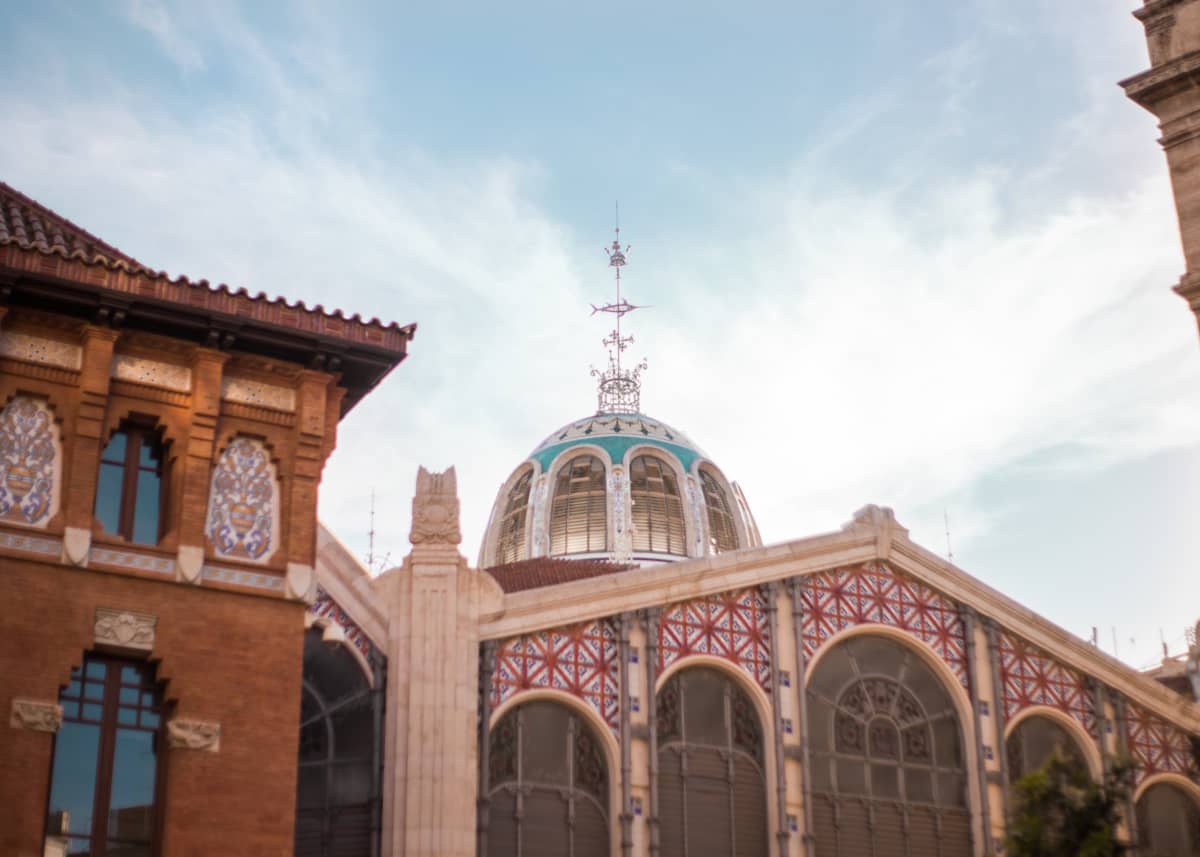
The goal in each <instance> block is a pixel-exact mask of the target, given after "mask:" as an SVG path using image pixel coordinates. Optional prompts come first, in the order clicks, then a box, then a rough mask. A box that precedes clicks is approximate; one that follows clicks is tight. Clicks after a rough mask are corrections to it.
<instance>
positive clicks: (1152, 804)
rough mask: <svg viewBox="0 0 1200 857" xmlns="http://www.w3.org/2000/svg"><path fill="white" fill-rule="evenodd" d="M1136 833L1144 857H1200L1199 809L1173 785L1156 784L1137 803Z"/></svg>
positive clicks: (1181, 790) (1140, 853)
mask: <svg viewBox="0 0 1200 857" xmlns="http://www.w3.org/2000/svg"><path fill="white" fill-rule="evenodd" d="M1137 829H1138V839H1139V840H1140V841H1141V847H1140V848H1139V849H1138V851H1137V853H1138V854H1139V855H1145V857H1198V855H1200V808H1198V807H1197V804H1196V799H1195V798H1193V797H1192V796H1191V795H1189V794H1188V793H1187V792H1185V791H1184V790H1183V789H1182V788H1180V787H1179V786H1177V785H1175V784H1173V783H1167V782H1158V783H1153V784H1151V785H1150V787H1149V788H1147V789H1146V790H1145V791H1144V792H1142V794H1141V797H1139V798H1138V801H1137Z"/></svg>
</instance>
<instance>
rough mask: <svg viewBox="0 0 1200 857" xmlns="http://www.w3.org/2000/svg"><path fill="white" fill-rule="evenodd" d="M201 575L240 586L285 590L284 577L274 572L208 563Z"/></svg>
mask: <svg viewBox="0 0 1200 857" xmlns="http://www.w3.org/2000/svg"><path fill="white" fill-rule="evenodd" d="M200 577H201V579H203V580H216V581H218V582H220V583H234V584H237V585H238V586H250V587H253V588H254V589H262V590H265V591H267V592H283V578H282V577H279V576H277V575H274V574H260V573H258V572H257V571H243V570H241V569H240V568H221V567H220V566H216V565H206V566H204V568H203V569H202V570H201V572H200Z"/></svg>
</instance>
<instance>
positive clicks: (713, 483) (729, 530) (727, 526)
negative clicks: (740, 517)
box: [700, 470, 738, 553]
mask: <svg viewBox="0 0 1200 857" xmlns="http://www.w3.org/2000/svg"><path fill="white" fill-rule="evenodd" d="M700 485H701V487H702V488H703V490H704V505H705V507H706V508H707V509H708V534H709V540H710V542H711V544H712V549H713V551H714V552H715V553H724V552H725V551H731V550H737V546H738V538H737V525H736V524H734V521H733V506H732V505H730V502H729V495H728V494H726V493H725V489H724V488H722V487H721V483H720V482H718V481H717V478H716V477H715V476H713V475H712V474H711V473H709V472H708V471H707V470H701V471H700Z"/></svg>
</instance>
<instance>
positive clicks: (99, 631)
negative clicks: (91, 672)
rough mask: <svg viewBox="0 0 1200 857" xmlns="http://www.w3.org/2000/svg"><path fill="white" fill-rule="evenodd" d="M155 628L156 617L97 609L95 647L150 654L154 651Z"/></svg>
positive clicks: (107, 608) (128, 611) (126, 611)
mask: <svg viewBox="0 0 1200 857" xmlns="http://www.w3.org/2000/svg"><path fill="white" fill-rule="evenodd" d="M157 626H158V617H157V616H152V615H150V614H149V613H135V612H133V611H132V610H115V609H113V608H111V607H97V608H96V624H95V626H94V628H93V633H94V636H95V643H96V645H97V646H102V647H104V648H108V649H122V650H125V651H134V652H150V651H153V650H154V633H155V629H156V628H157Z"/></svg>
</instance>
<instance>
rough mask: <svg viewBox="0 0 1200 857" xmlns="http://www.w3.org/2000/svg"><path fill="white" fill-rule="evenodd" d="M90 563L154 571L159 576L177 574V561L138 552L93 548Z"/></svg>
mask: <svg viewBox="0 0 1200 857" xmlns="http://www.w3.org/2000/svg"><path fill="white" fill-rule="evenodd" d="M88 562H98V563H100V564H102V565H116V566H120V567H121V568H132V569H137V570H139V571H154V572H158V573H159V574H172V575H173V574H175V560H173V559H171V558H170V557H162V556H155V555H153V554H145V553H139V552H137V551H124V550H112V549H111V548H101V547H93V548H92V549H90V550H89V551H88Z"/></svg>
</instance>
